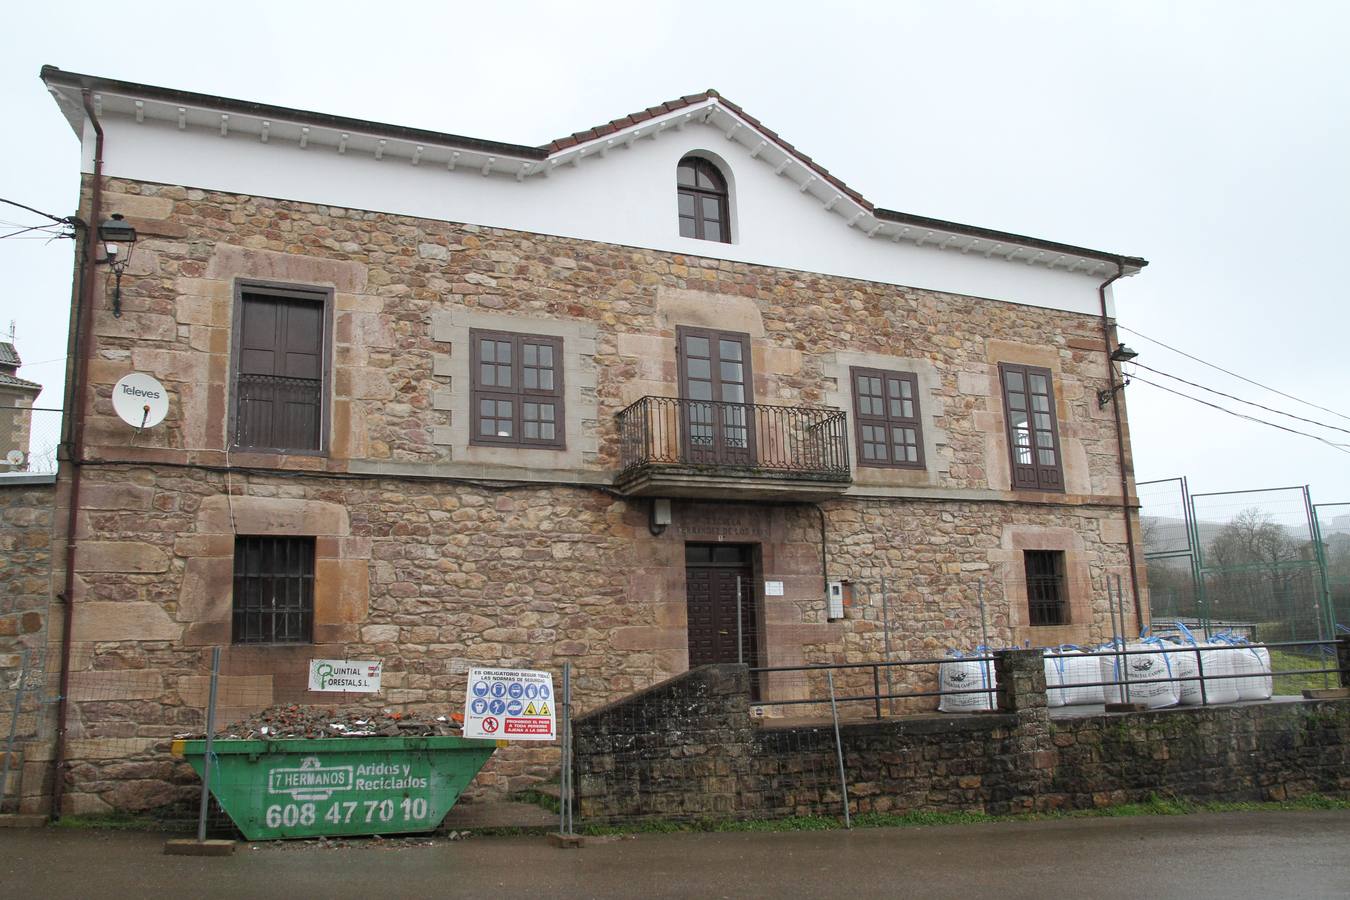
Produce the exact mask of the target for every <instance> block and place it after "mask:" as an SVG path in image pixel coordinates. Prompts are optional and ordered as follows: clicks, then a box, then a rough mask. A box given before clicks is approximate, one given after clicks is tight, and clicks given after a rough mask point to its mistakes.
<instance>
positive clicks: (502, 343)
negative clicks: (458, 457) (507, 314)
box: [469, 329, 567, 450]
mask: <svg viewBox="0 0 1350 900" xmlns="http://www.w3.org/2000/svg"><path fill="white" fill-rule="evenodd" d="M469 341H470V342H471V343H472V345H473V350H472V355H473V359H472V361H471V365H472V372H473V375H472V378H473V390H472V397H471V399H470V403H471V404H472V415H473V418H472V425H471V430H470V433H469V443H471V444H489V445H496V446H507V447H541V448H545V449H551V450H561V449H564V448H565V447H566V445H567V434H566V431H567V428H566V419H564V417H563V362H562V353H563V342H562V338H560V337H547V336H543V335H535V334H514V333H511V332H507V331H482V330H479V329H472V330H470V332H469Z"/></svg>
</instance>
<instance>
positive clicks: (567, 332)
mask: <svg viewBox="0 0 1350 900" xmlns="http://www.w3.org/2000/svg"><path fill="white" fill-rule="evenodd" d="M471 330H483V331H507V332H514V333H527V334H537V335H542V336H547V337H556V338H560V339H561V340H562V342H563V359H562V372H563V409H564V410H565V411H566V419H565V420H564V422H563V427H564V429H565V435H566V444H567V446H566V449H561V450H555V449H532V448H520V447H500V446H489V445H482V444H473V443H471V442H470V437H471V429H472V419H473V417H472V415H470V413H471V412H472V410H470V409H469V402H470V394H471V385H472V372H471V371H470V366H471V360H472V353H471V352H470V350H471V344H470V339H469V332H470V331H471ZM596 335H597V329H596V327H595V326H594V325H590V324H588V323H583V322H577V321H569V320H565V319H544V318H533V317H528V316H516V315H503V314H499V313H488V312H481V311H478V310H472V309H467V308H464V307H456V308H452V309H448V310H439V311H437V312H434V313H433V314H432V318H431V338H432V340H433V341H435V342H436V343H437V344H438V345H440V346H438V347H437V350H438V352H437V353H436V355H435V356H434V357H433V359H432V375H434V376H436V377H437V378H438V379H446V381H445V385H444V387H443V388H442V389H440V390H437V391H436V392H435V394H434V395H433V397H432V408H433V409H435V410H437V411H441V412H444V413H446V417H447V424H445V425H435V426H432V429H431V431H432V438H431V439H432V443H433V444H435V445H437V446H439V447H444V448H447V449H448V451H449V456H450V458H451V459H453V460H454V462H456V463H471V464H478V465H480V466H483V465H486V466H494V467H495V466H500V467H503V468H506V469H533V470H569V469H570V470H577V469H585V468H588V467H591V466H592V465H593V463H592V461H593V460H594V459H595V457H596V456H597V455H598V454H599V452H600V436H599V431H600V429H599V419H600V403H599V399H598V397H597V395H596V389H597V387H598V369H597V366H596V364H595V353H596Z"/></svg>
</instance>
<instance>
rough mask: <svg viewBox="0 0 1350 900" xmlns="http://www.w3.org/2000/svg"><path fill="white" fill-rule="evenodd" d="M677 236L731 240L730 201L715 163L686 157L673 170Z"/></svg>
mask: <svg viewBox="0 0 1350 900" xmlns="http://www.w3.org/2000/svg"><path fill="white" fill-rule="evenodd" d="M675 182H676V194H677V197H678V201H679V214H680V236H681V237H690V238H698V239H699V240H701V241H721V242H722V243H724V244H729V243H731V204H730V202H729V201H728V192H727V180H726V179H725V178H723V177H722V173H721V172H719V171H717V166H715V165H713V164H712V163H710V162H708V160H706V159H703V158H702V157H698V156H686V157H685V158H684V159H682V160H680V165H679V167H678V168H676V170H675Z"/></svg>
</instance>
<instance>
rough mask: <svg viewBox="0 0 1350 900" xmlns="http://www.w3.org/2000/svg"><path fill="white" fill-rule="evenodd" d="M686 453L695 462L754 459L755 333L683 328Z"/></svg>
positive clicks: (681, 353) (746, 462)
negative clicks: (752, 368)
mask: <svg viewBox="0 0 1350 900" xmlns="http://www.w3.org/2000/svg"><path fill="white" fill-rule="evenodd" d="M678 340H679V362H680V396H681V398H682V399H683V400H684V401H685V403H684V433H683V444H684V457H685V461H686V462H689V463H694V464H696V465H723V466H748V465H753V464H754V458H755V450H754V443H755V429H754V422H753V420H752V418H751V413H752V410H751V405H752V404H753V403H754V402H755V400H754V384H753V380H752V373H751V371H750V336H749V335H747V334H740V333H738V332H733V331H712V330H710V329H706V328H680V329H679V333H678Z"/></svg>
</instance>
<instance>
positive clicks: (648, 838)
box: [0, 811, 1350, 900]
mask: <svg viewBox="0 0 1350 900" xmlns="http://www.w3.org/2000/svg"><path fill="white" fill-rule="evenodd" d="M163 841H164V838H163V836H162V835H147V834H138V833H125V832H87V831H84V832H82V831H63V830H54V831H24V830H17V829H13V830H10V829H6V830H0V896H3V897H16V898H19V897H34V898H37V897H41V898H47V897H52V898H57V897H118V898H128V900H129V898H133V897H147V896H164V897H169V896H180V897H182V896H187V897H204V898H214V897H221V898H230V900H241V898H253V897H284V898H289V900H299V898H304V897H322V898H341V897H361V898H363V900H372V898H390V897H431V896H446V895H449V896H470V897H484V898H493V900H496V898H507V897H530V898H538V900H552V898H558V897H635V896H636V897H642V898H643V900H651V898H658V897H699V898H703V897H775V898H776V897H817V898H819V897H847V898H849V900H853V898H866V897H887V898H894V897H956V896H960V897H962V898H968V897H989V896H997V897H999V898H1000V900H1009V898H1017V897H1035V898H1055V900H1057V898H1059V897H1065V898H1077V897H1091V898H1097V897H1106V898H1114V897H1120V898H1128V900H1139V898H1141V897H1148V898H1163V897H1185V898H1187V900H1202V898H1209V897H1214V898H1223V900H1234V898H1243V897H1259V898H1263V900H1264V898H1283V897H1346V896H1350V854H1348V853H1347V848H1350V812H1345V811H1334V812H1273V813H1264V812H1262V813H1235V814H1222V815H1194V816H1177V817H1138V818H1128V819H1079V820H1068V821H1056V822H1018V823H1004V824H993V825H975V826H954V827H935V828H914V829H865V830H864V829H860V830H858V831H854V832H852V833H844V832H825V833H797V834H745V833H739V834H674V835H641V836H639V837H636V838H632V839H624V840H611V841H607V842H595V841H594V839H592V841H591V843H589V844H588V845H587V847H586V848H585V849H582V850H557V849H554V848H552V847H549V846H548V845H547V844H546V843H545V841H544V839H543V838H540V837H524V838H487V837H482V838H471V839H470V840H467V841H456V842H447V841H437V842H436V843H435V844H434V845H433V846H408V845H401V844H394V845H392V846H391V845H386V846H384V847H381V846H379V845H378V844H377V843H375V842H370V841H360V842H354V843H353V845H352V846H349V847H345V848H337V849H326V848H323V847H319V846H315V845H312V844H297V843H295V842H291V843H289V844H271V845H257V847H258V848H257V849H252V847H253V846H255V845H249V844H241V845H240V849H239V851H238V852H237V853H236V854H235V855H234V856H233V857H229V858H226V859H197V858H188V857H177V856H174V857H170V856H164V855H163V854H162V847H163Z"/></svg>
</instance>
